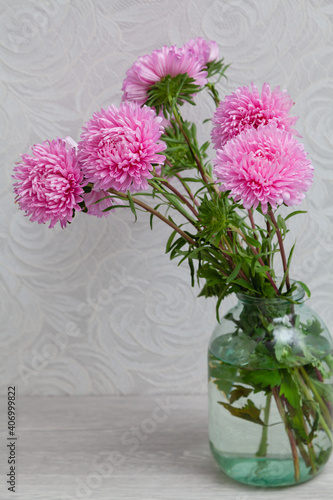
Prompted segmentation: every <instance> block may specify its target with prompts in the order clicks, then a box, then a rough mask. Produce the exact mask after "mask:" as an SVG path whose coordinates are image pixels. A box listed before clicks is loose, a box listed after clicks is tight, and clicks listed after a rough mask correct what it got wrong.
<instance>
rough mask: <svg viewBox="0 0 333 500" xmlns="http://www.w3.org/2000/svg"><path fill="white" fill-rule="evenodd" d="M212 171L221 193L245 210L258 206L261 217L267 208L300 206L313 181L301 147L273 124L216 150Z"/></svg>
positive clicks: (310, 167)
mask: <svg viewBox="0 0 333 500" xmlns="http://www.w3.org/2000/svg"><path fill="white" fill-rule="evenodd" d="M214 167H215V168H214V170H215V174H216V176H217V178H218V180H219V181H220V182H222V186H221V190H222V191H230V195H229V197H231V198H233V199H234V200H235V201H241V202H242V203H243V206H244V208H246V209H249V208H251V207H253V208H254V209H255V208H257V207H258V205H259V203H260V204H261V209H262V212H263V213H264V214H266V213H267V211H268V205H270V206H271V207H272V208H273V209H276V208H277V206H278V205H282V204H283V203H285V204H286V205H289V206H291V205H298V204H299V203H301V201H302V199H303V198H304V193H305V192H306V191H307V190H308V189H309V188H310V186H311V184H312V177H313V167H312V165H311V163H310V161H309V160H308V159H307V155H306V152H305V151H304V148H303V145H302V144H301V143H299V142H298V141H297V139H295V138H294V137H293V135H292V134H291V133H289V132H286V131H285V130H280V129H278V128H277V126H276V124H272V125H267V126H266V127H260V128H258V129H255V128H251V129H248V130H245V131H244V132H242V133H241V134H239V135H238V136H237V137H235V138H234V139H232V140H230V141H229V142H228V143H227V144H226V145H225V147H224V148H223V149H222V150H218V152H217V158H216V159H215V160H214Z"/></svg>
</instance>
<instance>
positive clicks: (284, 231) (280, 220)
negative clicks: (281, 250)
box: [276, 214, 288, 238]
mask: <svg viewBox="0 0 333 500" xmlns="http://www.w3.org/2000/svg"><path fill="white" fill-rule="evenodd" d="M276 222H277V225H278V226H279V228H280V229H281V230H282V237H283V238H284V237H285V236H286V234H287V232H288V228H287V226H286V222H285V220H284V218H283V217H282V215H280V214H279V215H278V217H277V221H276Z"/></svg>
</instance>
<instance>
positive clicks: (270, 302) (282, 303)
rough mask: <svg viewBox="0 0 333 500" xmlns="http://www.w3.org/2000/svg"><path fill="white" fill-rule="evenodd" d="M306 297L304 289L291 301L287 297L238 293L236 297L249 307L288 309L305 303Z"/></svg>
mask: <svg viewBox="0 0 333 500" xmlns="http://www.w3.org/2000/svg"><path fill="white" fill-rule="evenodd" d="M304 295H305V292H304V290H303V289H302V288H300V289H297V290H296V291H295V292H294V293H293V294H292V295H291V296H290V299H291V300H288V299H286V298H285V297H279V296H277V297H273V298H269V297H253V296H251V295H247V294H245V293H236V296H237V298H238V300H239V302H240V303H241V304H242V305H244V306H245V305H247V306H253V307H255V306H257V307H260V306H271V307H276V308H279V307H286V306H288V305H290V304H293V303H295V305H299V304H300V303H302V302H303V300H304Z"/></svg>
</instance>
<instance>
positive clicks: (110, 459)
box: [0, 395, 333, 500]
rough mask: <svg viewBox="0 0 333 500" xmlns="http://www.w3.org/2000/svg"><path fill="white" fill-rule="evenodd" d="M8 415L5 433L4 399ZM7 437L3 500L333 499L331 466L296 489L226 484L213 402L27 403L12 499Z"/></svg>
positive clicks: (0, 403) (0, 401)
mask: <svg viewBox="0 0 333 500" xmlns="http://www.w3.org/2000/svg"><path fill="white" fill-rule="evenodd" d="M0 408H1V409H0V417H1V426H3V423H4V422H6V420H5V419H6V400H5V399H4V398H0ZM5 425H6V424H5ZM0 430H1V434H0V437H1V442H2V446H1V451H0V470H1V479H0V500H9V499H11V498H12V499H15V500H51V499H52V500H75V499H86V498H87V499H93V500H111V499H112V500H113V499H115V500H118V499H127V500H130V499H131V500H133V499H135V500H141V499H142V500H167V499H168V500H169V499H175V500H178V499H179V500H190V499H191V500H213V499H219V500H221V499H229V500H230V499H233V500H258V499H265V500H271V499H279V500H280V499H286V498H293V499H296V500H297V499H302V500H304V499H309V500H310V499H311V500H312V499H314V498H315V499H323V500H324V499H325V500H326V499H327V500H328V499H331V498H332V491H333V458H332V457H331V459H330V461H329V463H328V464H327V465H326V467H325V469H324V471H323V472H322V473H321V474H320V475H318V477H316V478H314V479H313V480H311V481H309V482H308V483H304V484H301V485H299V486H296V487H293V488H287V489H286V488H284V489H261V488H260V489H259V488H253V487H247V486H245V485H241V484H238V483H235V482H234V481H232V480H231V479H229V478H228V477H226V476H225V475H224V474H223V473H222V472H221V471H220V470H219V469H218V467H217V465H216V463H215V462H214V460H213V458H212V456H211V454H210V450H209V445H208V434H207V397H206V396H205V395H202V396H198V395H196V396H180V395H178V396H174V395H172V396H167V395H156V396H142V397H141V396H136V397H112V396H111V397H53V398H52V397H38V398H37V397H36V398H32V397H30V398H28V397H19V398H18V400H17V434H16V436H17V440H16V445H15V446H16V460H17V464H16V465H17V470H16V473H17V474H16V492H15V494H14V493H11V492H9V491H8V490H7V485H6V474H7V472H8V471H7V469H8V465H7V454H8V453H7V448H6V443H7V442H8V441H7V430H6V428H4V427H1V429H0Z"/></svg>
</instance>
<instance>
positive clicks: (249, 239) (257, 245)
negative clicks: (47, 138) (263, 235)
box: [246, 236, 261, 248]
mask: <svg viewBox="0 0 333 500" xmlns="http://www.w3.org/2000/svg"><path fill="white" fill-rule="evenodd" d="M246 241H247V242H248V243H249V244H250V245H252V246H253V247H255V248H261V244H260V242H259V241H258V240H256V239H255V238H252V237H251V236H246Z"/></svg>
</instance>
